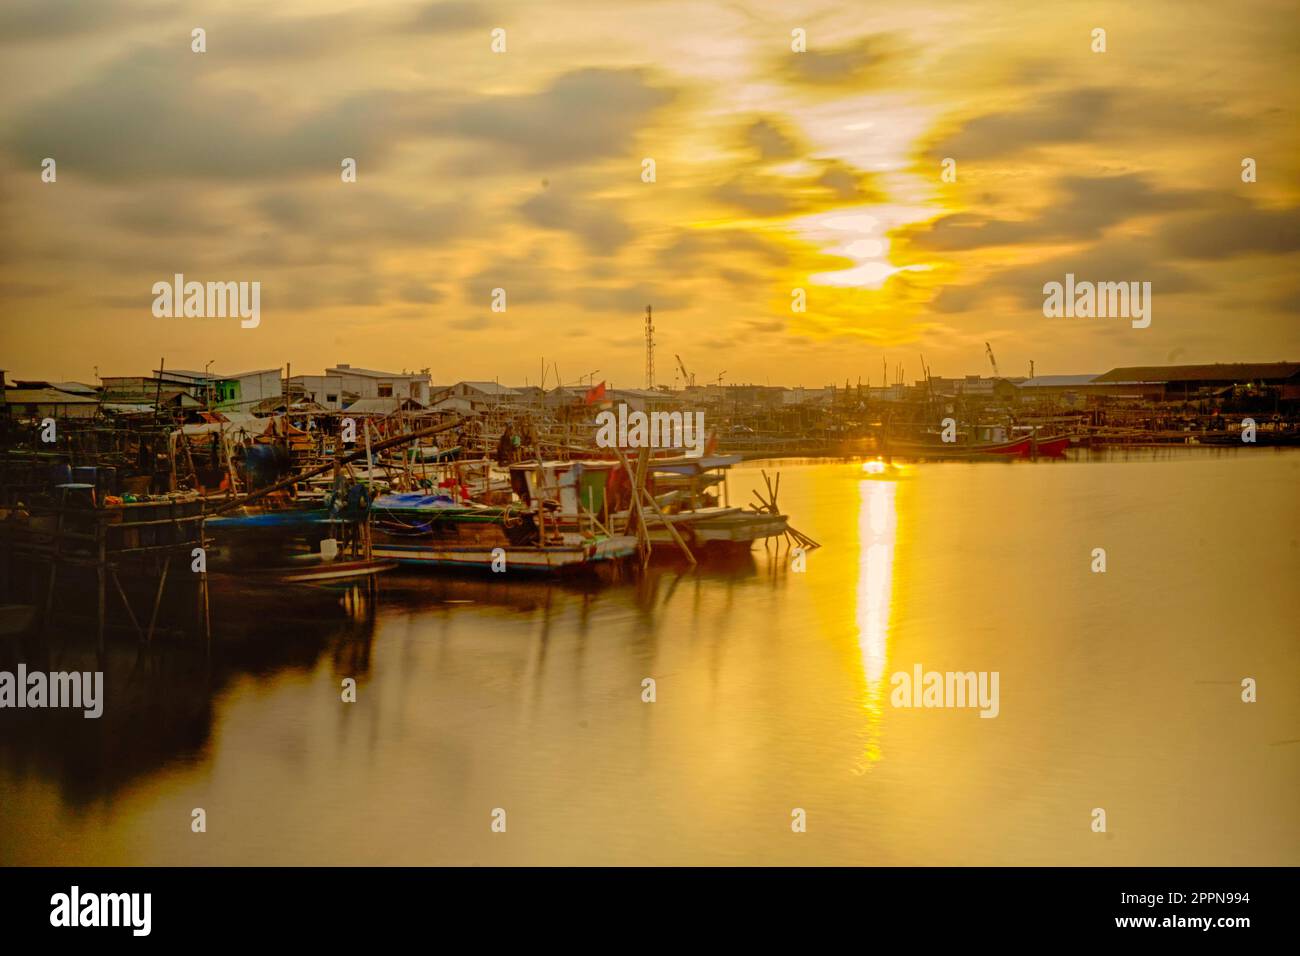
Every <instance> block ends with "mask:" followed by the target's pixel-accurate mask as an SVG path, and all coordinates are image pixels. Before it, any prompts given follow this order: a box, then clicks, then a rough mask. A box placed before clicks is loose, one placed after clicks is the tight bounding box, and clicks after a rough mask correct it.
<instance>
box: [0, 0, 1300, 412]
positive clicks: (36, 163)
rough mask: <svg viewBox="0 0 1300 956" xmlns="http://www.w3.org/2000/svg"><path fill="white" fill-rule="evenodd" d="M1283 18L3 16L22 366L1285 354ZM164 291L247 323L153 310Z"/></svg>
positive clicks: (1009, 10)
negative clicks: (651, 165)
mask: <svg viewBox="0 0 1300 956" xmlns="http://www.w3.org/2000/svg"><path fill="white" fill-rule="evenodd" d="M1296 7H1297V5H1296V3H1294V2H1279V0H1247V2H1240V3H1233V4H1209V3H1206V4H1200V3H1190V2H1185V0H1181V2H1167V3H1166V2H1144V3H1141V4H1132V3H1082V2H1079V3H1076V2H1052V3H1042V4H1029V3H1019V2H1015V3H1013V2H987V0H969V2H927V0H919V2H911V0H909V2H907V3H896V4H867V3H847V2H808V3H801V2H770V3H769V2H741V0H737V2H722V0H716V2H708V0H695V2H683V0H525V2H513V3H510V2H494V0H482V2H480V0H445V2H435V3H428V2H420V0H412V2H379V0H368V2H330V0H317V2H301V0H281V2H277V3H274V4H267V3H265V2H256V3H254V2H227V3H214V2H208V3H197V2H187V0H180V2H163V0H7V2H6V3H5V4H4V6H3V8H0V64H2V65H0V77H2V78H3V80H4V82H3V83H0V117H2V119H3V122H2V124H0V222H2V223H3V227H2V231H0V237H2V238H0V304H2V305H3V313H2V316H3V317H2V318H0V322H3V325H2V326H0V367H3V368H6V369H8V370H9V378H10V379H11V380H12V379H14V378H51V379H58V380H65V379H69V380H80V381H92V382H93V380H94V374H95V372H94V369H95V368H96V367H97V368H98V370H99V374H101V375H129V374H142V373H146V372H147V371H148V370H149V369H152V368H155V367H157V362H158V359H159V357H161V356H165V357H166V360H167V364H168V366H170V367H177V368H190V369H202V368H204V366H205V365H207V364H208V363H209V361H211V362H212V368H213V369H214V370H218V371H223V372H234V371H242V370H247V369H257V368H268V367H275V366H277V365H284V364H285V363H286V362H288V363H292V366H293V371H294V372H295V373H298V372H319V371H320V370H321V369H322V368H323V367H325V366H327V365H333V364H336V363H339V362H350V363H352V364H353V365H360V366H365V367H371V368H384V369H393V370H399V369H402V368H423V367H426V366H427V367H429V368H430V370H431V374H432V377H433V380H434V381H435V382H436V383H448V382H453V381H457V380H459V379H465V378H470V379H492V378H498V379H500V380H501V381H502V382H506V383H510V384H523V383H524V382H525V381H527V382H529V383H532V384H536V383H538V381H539V379H540V377H541V369H542V363H543V358H544V359H545V363H546V365H547V367H548V368H550V369H554V368H558V371H559V373H560V375H561V376H562V378H563V379H564V380H565V381H566V382H573V381H576V380H577V379H578V378H579V377H581V376H585V375H587V374H588V373H589V372H590V371H592V370H593V369H599V372H598V373H597V375H596V378H597V379H602V378H603V379H608V380H610V381H612V382H613V383H615V384H617V385H621V386H640V385H641V384H643V383H642V378H643V366H644V352H643V334H642V318H643V311H644V308H645V306H646V304H648V303H649V304H653V305H654V307H655V318H656V323H655V324H656V328H657V342H658V354H657V370H658V381H659V382H660V383H661V384H672V383H673V382H674V380H675V378H676V379H677V380H678V381H679V380H680V376H679V375H678V373H676V370H675V367H674V366H675V362H674V360H673V355H674V353H680V354H681V356H682V358H683V359H684V360H685V362H686V364H687V366H688V367H689V368H690V370H691V371H692V372H693V373H695V374H696V375H697V376H698V380H699V381H706V380H707V381H712V380H716V378H717V376H718V374H719V373H721V372H723V371H724V370H725V376H724V381H726V382H755V383H759V384H765V383H770V384H789V385H800V384H802V385H805V386H819V385H823V384H829V383H832V382H835V383H840V384H842V383H843V382H844V381H845V379H850V380H853V381H856V380H858V379H859V378H862V379H863V380H864V381H867V380H869V381H870V382H871V383H872V384H879V380H880V376H881V366H882V359H883V360H884V361H886V362H888V364H889V365H890V366H891V367H893V366H895V365H898V364H903V365H904V366H905V367H906V372H907V377H908V380H909V381H910V380H912V379H914V378H916V377H917V376H918V375H919V374H920V359H919V355H920V354H921V353H924V355H925V357H926V360H927V361H928V362H929V364H930V366H931V368H932V370H933V371H934V372H935V374H943V375H957V374H965V373H975V372H983V373H987V371H988V365H987V362H986V359H985V357H984V342H985V341H986V340H987V341H989V342H991V343H992V345H993V348H994V350H995V352H996V354H997V358H998V361H999V364H1000V367H1001V371H1002V372H1003V374H1012V375H1017V374H1018V375H1024V374H1028V366H1029V362H1030V360H1031V359H1032V360H1033V361H1034V362H1035V364H1036V370H1037V372H1038V373H1039V374H1053V373H1059V374H1067V373H1081V372H1102V371H1106V370H1107V369H1109V368H1112V367H1115V366H1119V365H1131V364H1144V363H1150V364H1162V363H1171V362H1201V361H1215V360H1223V361H1234V360H1236V361H1245V360H1256V361H1272V360H1282V359H1291V360H1294V359H1297V358H1300V332H1298V323H1297V320H1298V316H1297V311H1296V303H1297V300H1298V298H1300V288H1298V286H1300V282H1298V281H1297V274H1298V272H1300V270H1297V264H1298V261H1300V255H1298V253H1300V228H1298V225H1297V224H1298V222H1300V217H1298V216H1297V204H1298V203H1300V196H1298V194H1297V193H1298V190H1297V184H1298V183H1300V177H1298V176H1297V172H1298V171H1300V170H1298V166H1300V159H1298V155H1300V132H1298V131H1300V124H1298V123H1297V115H1296V102H1297V96H1296V94H1297V86H1298V85H1300V84H1298V82H1297V75H1300V73H1298V70H1297V68H1298V67H1300V17H1298V16H1297V15H1296V14H1297V9H1296ZM195 27H202V28H203V29H204V30H205V31H206V35H207V36H206V41H207V51H206V52H205V53H201V54H199V53H194V52H191V30H192V29H194V28H195ZM1098 27H1100V28H1103V29H1105V31H1106V46H1107V49H1106V52H1105V53H1095V52H1093V50H1092V45H1093V39H1092V31H1093V30H1094V29H1095V28H1098ZM495 28H502V29H504V30H505V31H506V32H505V41H506V51H505V52H504V53H494V52H493V51H492V36H491V34H492V31H493V30H494V29H495ZM795 29H801V30H804V31H806V37H807V40H806V43H807V51H806V52H803V53H796V52H793V51H792V50H791V43H792V31H793V30H795ZM45 157H52V158H54V159H55V160H56V163H57V181H56V182H54V183H45V182H42V180H41V163H42V160H43V159H44V158H45ZM345 157H351V158H355V159H356V161H357V181H356V182H355V183H344V182H342V180H341V176H340V163H341V161H342V160H343V159H344V158H345ZM1244 157H1251V158H1253V159H1255V160H1256V162H1257V168H1258V181H1257V182H1254V183H1243V182H1242V180H1241V162H1242V159H1243V158H1244ZM646 158H651V159H653V160H654V161H655V173H656V177H655V181H654V182H653V183H646V182H643V180H642V169H643V166H642V163H643V160H644V159H646ZM944 158H952V159H954V160H955V161H956V174H957V175H956V181H955V182H944V181H943V180H942V179H941V173H942V167H941V162H942V160H943V159H944ZM178 272H179V273H183V274H184V275H185V276H186V278H187V279H196V280H199V281H209V280H211V281H218V280H220V281H228V280H234V281H239V280H243V281H254V280H256V281H259V282H261V285H262V293H261V324H260V325H259V326H258V327H257V328H256V329H241V328H240V325H239V322H238V321H237V320H230V319H197V318H189V319H157V318H154V317H153V315H152V312H151V306H152V302H153V294H152V292H151V288H152V286H153V284H154V283H155V282H158V281H169V280H170V279H171V277H172V276H173V274H175V273H178ZM1067 272H1072V273H1074V274H1075V275H1076V276H1077V277H1078V278H1079V279H1081V280H1083V279H1091V280H1094V281H1149V282H1151V283H1152V286H1153V294H1154V304H1153V321H1152V324H1151V327H1150V328H1146V329H1133V328H1131V327H1130V326H1129V323H1128V322H1127V321H1123V320H1103V319H1091V320H1089V319H1046V318H1044V317H1043V314H1042V304H1043V292H1042V286H1043V283H1044V282H1048V281H1053V280H1055V281H1061V280H1062V279H1063V278H1064V275H1065V273H1067ZM494 288H504V289H505V290H506V301H507V308H506V311H505V312H504V313H500V312H493V311H491V309H490V304H491V290H492V289H494ZM796 288H802V289H804V290H805V291H806V294H807V311H806V312H802V313H800V312H794V311H792V309H791V293H792V290H793V289H796ZM547 384H548V385H550V384H554V371H553V370H552V371H548V379H547Z"/></svg>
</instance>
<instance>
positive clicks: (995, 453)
mask: <svg viewBox="0 0 1300 956" xmlns="http://www.w3.org/2000/svg"><path fill="white" fill-rule="evenodd" d="M1069 447H1070V436H1069V435H1054V436H1052V437H1050V438H1040V439H1038V441H1037V443H1035V441H1034V438H1033V436H1032V435H1025V436H1023V437H1021V438H1014V439H1012V440H1011V441H1003V442H975V443H963V442H952V443H947V442H913V441H899V440H897V439H893V438H891V439H889V440H888V441H887V443H886V445H885V447H884V449H883V452H884V454H888V455H896V456H898V457H900V458H931V459H935V458H961V459H970V458H992V459H1002V458H1035V457H1037V458H1064V457H1065V450H1066V449H1067V448H1069Z"/></svg>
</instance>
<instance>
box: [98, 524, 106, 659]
mask: <svg viewBox="0 0 1300 956" xmlns="http://www.w3.org/2000/svg"><path fill="white" fill-rule="evenodd" d="M105 518H106V516H105V515H102V514H96V515H95V579H96V588H95V594H96V603H95V646H96V647H97V648H98V649H99V653H100V654H101V655H102V654H103V653H104V617H105V615H106V613H107V611H108V608H107V607H106V606H105V602H104V593H105V585H106V584H107V583H108V582H107V578H108V554H107V550H108V524H107V522H106V520H105Z"/></svg>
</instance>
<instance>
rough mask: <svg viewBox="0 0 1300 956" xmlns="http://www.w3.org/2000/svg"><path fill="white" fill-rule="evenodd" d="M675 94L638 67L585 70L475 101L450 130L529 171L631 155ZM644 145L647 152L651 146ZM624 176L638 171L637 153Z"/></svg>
mask: <svg viewBox="0 0 1300 956" xmlns="http://www.w3.org/2000/svg"><path fill="white" fill-rule="evenodd" d="M675 97H676V94H675V93H674V92H673V91H672V90H669V89H667V88H665V87H662V86H656V85H653V84H652V83H651V82H650V80H649V78H648V74H647V73H646V71H644V70H640V69H605V68H590V69H582V70H575V71H573V72H570V73H566V74H564V75H563V76H560V77H558V78H557V79H556V80H555V81H554V82H553V83H552V84H551V85H550V86H549V87H548V88H547V89H544V90H542V91H540V92H537V93H522V94H512V95H496V96H484V97H479V98H475V99H474V100H472V101H471V102H468V103H466V104H465V105H463V106H461V107H460V108H459V109H457V110H456V111H455V113H454V115H453V116H452V117H451V119H450V121H449V124H448V127H449V131H451V132H454V133H458V134H461V135H464V136H470V137H473V138H475V139H478V140H482V141H484V142H487V143H490V144H494V146H495V147H497V148H498V150H499V151H498V152H497V153H496V156H495V157H493V156H485V157H484V161H486V162H490V161H491V160H492V159H494V158H495V159H496V160H497V163H498V164H499V165H513V166H523V167H526V168H529V169H538V168H546V167H551V166H564V165H575V164H588V163H591V162H593V161H595V160H598V159H602V158H606V157H610V156H627V157H630V156H633V155H634V151H635V147H636V143H637V139H638V136H639V134H641V133H642V131H643V130H644V129H645V127H646V125H647V121H648V119H649V117H650V116H651V115H652V114H653V113H654V112H655V111H656V110H658V109H660V108H662V107H664V106H666V105H668V104H669V103H671V102H672V101H673V100H674V98H675ZM647 148H648V149H649V151H650V152H651V153H653V151H654V150H653V144H648V145H647ZM637 158H638V164H637V165H636V166H635V168H631V167H630V168H629V176H636V175H639V174H640V165H639V157H637Z"/></svg>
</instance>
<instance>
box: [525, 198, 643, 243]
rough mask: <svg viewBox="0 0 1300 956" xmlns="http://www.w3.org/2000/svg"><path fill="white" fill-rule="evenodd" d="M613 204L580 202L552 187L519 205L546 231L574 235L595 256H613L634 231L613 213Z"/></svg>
mask: <svg viewBox="0 0 1300 956" xmlns="http://www.w3.org/2000/svg"><path fill="white" fill-rule="evenodd" d="M612 206H613V204H612V203H609V202H606V203H598V202H595V201H588V200H584V199H581V198H579V197H577V196H576V195H574V194H573V193H572V192H566V191H565V190H562V189H558V188H552V189H549V190H547V191H546V192H542V193H538V194H537V195H536V196H533V197H532V198H531V199H528V200H526V201H524V202H523V203H521V204H520V205H519V212H520V214H522V215H523V217H524V218H525V219H527V220H528V221H529V222H531V223H533V224H534V225H537V226H541V227H542V228H543V229H559V230H563V231H566V232H570V233H573V234H574V235H575V236H577V238H578V239H579V240H580V241H581V242H582V244H583V245H584V246H585V247H586V249H587V251H588V252H589V253H592V254H594V255H601V256H607V255H612V254H614V253H615V252H617V251H618V250H619V248H621V247H622V246H623V245H624V244H625V243H626V242H627V241H628V240H629V239H631V238H632V235H633V233H632V230H631V228H630V227H629V226H628V225H627V224H626V223H625V222H623V220H622V219H620V218H619V216H618V214H617V213H615V212H614V210H613V208H611V207H612Z"/></svg>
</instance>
